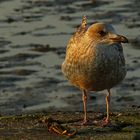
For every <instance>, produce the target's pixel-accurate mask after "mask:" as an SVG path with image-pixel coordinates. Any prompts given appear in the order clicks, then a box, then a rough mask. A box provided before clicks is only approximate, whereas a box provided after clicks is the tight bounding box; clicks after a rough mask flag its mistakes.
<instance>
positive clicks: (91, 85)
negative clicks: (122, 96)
mask: <svg viewBox="0 0 140 140" xmlns="http://www.w3.org/2000/svg"><path fill="white" fill-rule="evenodd" d="M126 42H128V40H127V39H126V38H125V37H124V36H121V35H117V34H116V32H115V30H114V28H113V27H112V26H111V25H109V24H105V23H99V22H96V23H94V24H92V25H91V26H89V27H88V28H87V26H86V17H85V16H84V17H83V20H82V23H81V25H80V27H79V28H78V29H77V31H76V32H75V33H74V35H73V36H72V37H71V38H70V40H69V42H68V45H67V49H66V57H65V60H64V62H63V64H62V71H63V73H64V75H65V76H66V78H67V79H68V80H69V81H70V82H71V83H72V84H73V85H74V86H76V87H78V88H79V89H81V90H82V91H83V95H84V98H86V95H87V92H88V91H101V90H104V89H107V90H108V91H109V92H110V89H111V88H112V87H114V86H115V85H116V84H118V83H119V82H120V81H122V80H123V79H124V77H125V75H126V68H125V59H124V55H123V48H122V45H121V43H126ZM84 98H83V101H84V102H85V99H84ZM84 108H85V107H84ZM85 122H86V117H85Z"/></svg>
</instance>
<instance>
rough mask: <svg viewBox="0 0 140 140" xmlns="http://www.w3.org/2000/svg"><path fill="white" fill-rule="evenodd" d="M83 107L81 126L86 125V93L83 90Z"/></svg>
mask: <svg viewBox="0 0 140 140" xmlns="http://www.w3.org/2000/svg"><path fill="white" fill-rule="evenodd" d="M82 100H83V105H84V121H83V124H84V125H85V124H87V92H86V91H85V90H83V95H82Z"/></svg>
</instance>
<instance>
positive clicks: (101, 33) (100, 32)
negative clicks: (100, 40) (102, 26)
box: [99, 30, 107, 36]
mask: <svg viewBox="0 0 140 140" xmlns="http://www.w3.org/2000/svg"><path fill="white" fill-rule="evenodd" d="M99 34H100V35H101V36H105V35H106V34H107V33H106V32H105V31H103V30H102V31H99Z"/></svg>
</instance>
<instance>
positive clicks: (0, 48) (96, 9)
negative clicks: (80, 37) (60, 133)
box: [0, 0, 140, 114]
mask: <svg viewBox="0 0 140 140" xmlns="http://www.w3.org/2000/svg"><path fill="white" fill-rule="evenodd" d="M139 6H140V2H139V0H133V1H131V0H123V1H121V0H118V1H115V0H108V1H107V0H99V1H92V0H81V1H80V0H77V1H75V0H69V1H68V0H2V1H0V112H1V113H7V114H11V113H12V114H14V113H20V112H25V111H31V110H34V111H38V110H48V109H52V110H62V109H65V108H66V109H67V110H82V108H81V107H82V101H81V93H80V91H79V90H78V89H76V88H74V87H72V86H71V85H70V84H69V83H68V82H67V80H66V79H65V78H64V76H63V75H62V73H61V63H62V62H63V60H64V56H65V47H66V44H67V41H68V39H69V37H70V36H71V34H72V33H73V32H74V31H75V28H76V27H77V25H79V24H80V21H81V18H82V16H83V15H87V17H88V23H89V24H90V23H92V22H94V21H103V22H108V23H111V24H113V26H114V27H115V29H116V30H117V32H118V33H119V34H123V35H125V36H127V37H128V38H129V40H130V43H129V44H124V53H125V57H126V63H127V68H128V73H127V76H126V79H125V80H124V81H123V82H122V83H121V84H119V85H118V86H117V87H115V88H114V89H112V93H113V95H112V108H115V109H116V110H117V109H120V108H124V107H129V106H136V107H139V105H140V104H139V99H140V86H139V85H140V10H139ZM102 93H104V91H102V92H99V94H90V95H89V106H91V107H92V108H90V110H92V109H93V110H95V111H96V110H98V108H99V109H102V108H103V109H104V108H105V107H104V104H105V101H104V97H105V94H102ZM74 105H75V106H74ZM95 106H96V108H95Z"/></svg>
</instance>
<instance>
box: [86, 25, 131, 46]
mask: <svg viewBox="0 0 140 140" xmlns="http://www.w3.org/2000/svg"><path fill="white" fill-rule="evenodd" d="M87 34H88V36H89V37H90V38H91V39H93V41H95V42H97V43H103V44H114V43H128V39H127V38H126V37H124V36H122V35H118V34H117V33H116V31H115V29H114V28H113V27H112V26H111V25H110V24H105V23H98V22H97V23H94V24H92V25H91V26H90V27H89V28H88V30H87Z"/></svg>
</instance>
